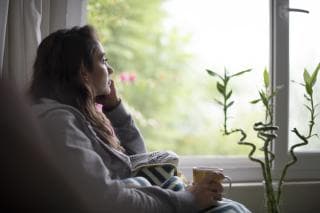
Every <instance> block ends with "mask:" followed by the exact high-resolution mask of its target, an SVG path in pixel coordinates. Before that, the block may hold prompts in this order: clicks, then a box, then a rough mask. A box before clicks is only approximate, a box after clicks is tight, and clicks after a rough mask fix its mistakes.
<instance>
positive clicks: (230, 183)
mask: <svg viewBox="0 0 320 213" xmlns="http://www.w3.org/2000/svg"><path fill="white" fill-rule="evenodd" d="M224 179H225V180H227V181H228V183H229V187H228V190H227V191H226V192H225V193H224V194H227V193H228V192H229V190H230V189H231V186H232V180H231V178H230V177H229V176H224Z"/></svg>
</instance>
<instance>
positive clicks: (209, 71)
mask: <svg viewBox="0 0 320 213" xmlns="http://www.w3.org/2000/svg"><path fill="white" fill-rule="evenodd" d="M206 71H207V73H208V74H209V75H211V76H213V77H219V78H220V79H221V80H223V78H222V76H221V75H219V74H218V73H215V72H213V71H211V70H208V69H206Z"/></svg>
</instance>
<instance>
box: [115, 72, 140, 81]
mask: <svg viewBox="0 0 320 213" xmlns="http://www.w3.org/2000/svg"><path fill="white" fill-rule="evenodd" d="M119 78H120V81H121V82H123V83H133V82H134V81H135V80H136V79H137V74H136V73H135V72H122V73H121V74H120V75H119Z"/></svg>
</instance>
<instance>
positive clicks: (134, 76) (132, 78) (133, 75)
mask: <svg viewBox="0 0 320 213" xmlns="http://www.w3.org/2000/svg"><path fill="white" fill-rule="evenodd" d="M136 79H137V75H136V73H130V75H129V81H130V82H134V81H135V80H136Z"/></svg>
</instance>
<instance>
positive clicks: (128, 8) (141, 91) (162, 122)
mask: <svg viewBox="0 0 320 213" xmlns="http://www.w3.org/2000/svg"><path fill="white" fill-rule="evenodd" d="M163 2H164V1H163V0H89V1H88V8H87V9H88V17H87V22H88V24H91V25H93V26H94V27H95V28H96V29H97V30H98V34H99V38H100V40H101V42H102V44H103V45H104V47H105V49H106V53H107V58H108V59H109V62H110V64H111V65H112V66H113V67H114V70H115V73H114V76H113V79H114V80H115V82H116V85H117V88H118V92H119V93H120V96H122V97H123V100H125V101H126V104H127V107H128V108H129V109H130V111H131V112H132V114H133V116H134V119H135V121H136V122H137V124H138V126H139V128H140V129H141V131H142V133H143V135H144V137H145V140H146V143H147V147H148V150H149V151H152V150H173V151H175V152H177V153H178V154H195V155H196V154H201V155H207V154H210V155H242V154H243V155H244V154H246V153H247V148H242V147H239V146H238V145H237V143H236V141H237V139H236V137H235V138H234V139H232V136H231V137H228V141H226V138H225V137H223V136H221V129H220V128H213V126H212V124H213V123H220V124H222V121H217V120H214V117H210V116H208V115H206V114H204V115H203V114H201V112H200V110H199V105H197V103H198V102H199V100H205V101H209V100H210V101H212V102H213V100H212V99H213V97H215V93H216V92H215V88H214V85H215V84H214V82H212V81H210V80H208V81H207V82H201V83H200V84H199V83H196V84H195V83H194V82H195V78H196V77H195V74H194V70H190V66H189V65H190V63H191V62H192V59H193V56H192V53H189V52H187V51H186V47H187V45H188V41H189V39H190V36H191V35H182V34H180V33H179V31H178V30H177V29H170V30H169V29H166V28H164V27H163V21H164V20H165V17H166V13H165V11H164V10H163V9H162V3H163ZM221 113H223V112H221ZM246 119H247V121H248V123H247V122H246V123H242V126H243V128H248V129H251V123H252V122H250V121H254V120H255V119H256V114H251V115H249V116H247V117H246ZM235 122H238V121H235ZM238 125H239V124H238ZM248 131H249V132H250V131H251V130H248Z"/></svg>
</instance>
